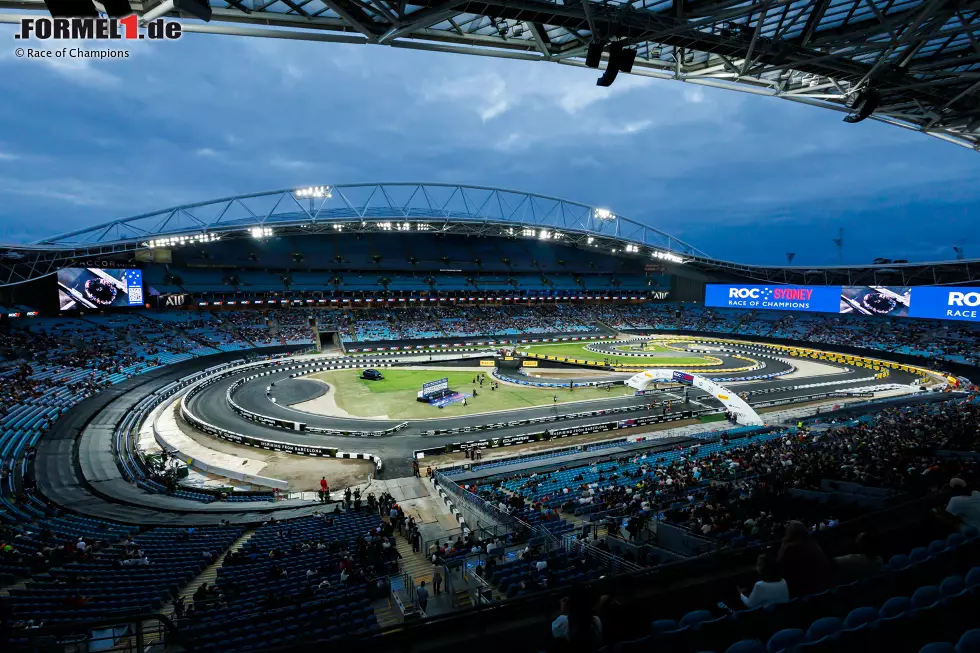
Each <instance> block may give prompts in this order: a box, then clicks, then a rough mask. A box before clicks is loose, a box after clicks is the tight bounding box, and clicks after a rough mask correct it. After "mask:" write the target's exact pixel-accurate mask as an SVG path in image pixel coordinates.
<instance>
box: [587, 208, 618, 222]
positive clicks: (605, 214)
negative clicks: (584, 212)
mask: <svg viewBox="0 0 980 653" xmlns="http://www.w3.org/2000/svg"><path fill="white" fill-rule="evenodd" d="M592 217H594V218H595V219H596V220H602V221H604V222H609V221H610V220H615V219H616V216H615V214H614V213H613V212H612V211H610V210H609V209H596V210H594V211H593V212H592Z"/></svg>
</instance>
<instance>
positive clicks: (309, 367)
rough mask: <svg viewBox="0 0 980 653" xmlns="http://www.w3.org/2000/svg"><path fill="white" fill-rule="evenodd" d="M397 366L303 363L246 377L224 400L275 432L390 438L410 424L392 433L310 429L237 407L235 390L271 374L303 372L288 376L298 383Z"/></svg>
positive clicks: (386, 363) (383, 363) (389, 363)
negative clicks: (326, 374)
mask: <svg viewBox="0 0 980 653" xmlns="http://www.w3.org/2000/svg"><path fill="white" fill-rule="evenodd" d="M344 360H347V359H344ZM397 362H398V359H397V358H395V359H391V360H390V361H383V360H382V359H376V358H370V359H364V360H361V361H357V362H356V363H342V364H339V365H338V364H332V365H330V364H326V363H323V362H310V363H301V364H298V365H286V366H277V367H276V368H275V369H272V370H265V371H262V372H259V373H258V374H253V375H251V376H246V377H244V378H241V379H239V380H238V381H235V382H234V383H233V384H231V386H230V387H229V388H228V391H227V392H226V393H225V400H226V401H227V402H228V405H229V406H230V407H231V409H232V410H233V411H235V413H236V414H238V415H239V416H240V417H243V418H245V419H247V420H249V421H251V422H256V423H258V424H264V425H266V426H271V427H272V428H277V429H284V430H286V431H300V432H303V431H305V432H309V433H317V434H320V435H342V436H350V437H364V438H369V437H375V438H376V437H380V436H382V435H390V434H392V433H395V432H396V431H401V430H402V429H404V428H406V427H407V426H408V422H402V423H401V424H398V425H397V426H394V427H392V428H390V429H384V430H381V431H346V430H340V429H328V428H323V427H320V426H310V425H309V424H307V423H306V422H297V421H294V420H284V419H279V418H277V417H270V416H268V415H263V414H261V413H256V412H254V411H250V410H247V409H245V408H243V407H242V406H240V405H239V404H237V403H235V400H234V394H235V391H236V390H238V389H239V388H241V387H242V386H243V385H245V384H246V383H248V382H250V381H254V380H256V379H259V378H261V377H263V376H269V375H271V374H279V373H281V372H288V371H290V370H302V371H301V372H294V373H292V374H290V375H289V378H291V379H295V378H297V377H300V376H307V375H309V374H312V373H314V372H324V371H328V370H350V369H360V368H365V367H391V366H392V365H394V364H395V363H397ZM266 396H268V391H266Z"/></svg>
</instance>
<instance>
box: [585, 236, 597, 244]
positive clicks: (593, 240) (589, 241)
mask: <svg viewBox="0 0 980 653" xmlns="http://www.w3.org/2000/svg"><path fill="white" fill-rule="evenodd" d="M593 242H595V238H593V237H592V236H589V237H588V239H586V241H585V244H586V245H591V244H592V243H593Z"/></svg>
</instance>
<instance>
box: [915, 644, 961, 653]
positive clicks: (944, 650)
mask: <svg viewBox="0 0 980 653" xmlns="http://www.w3.org/2000/svg"><path fill="white" fill-rule="evenodd" d="M919 653H953V645H952V644H950V643H949V642H932V643H930V644H926V645H925V646H923V647H922V648H920V649H919Z"/></svg>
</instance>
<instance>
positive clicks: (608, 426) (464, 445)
mask: <svg viewBox="0 0 980 653" xmlns="http://www.w3.org/2000/svg"><path fill="white" fill-rule="evenodd" d="M710 412H717V411H712V410H708V409H704V410H694V411H690V410H688V411H682V412H678V413H667V414H666V415H663V414H661V415H650V416H647V417H638V418H636V419H624V420H619V421H616V422H613V421H607V422H596V423H594V424H582V425H580V426H569V427H566V428H561V429H547V430H543V431H534V432H531V433H521V434H520V435H508V436H503V437H498V438H483V439H481V440H467V441H466V442H453V443H450V444H445V445H441V446H438V447H433V448H431V449H422V450H419V451H416V452H415V454H416V457H419V458H424V457H425V456H431V455H441V454H445V453H457V452H460V451H467V450H469V449H496V448H499V447H511V446H514V445H519V444H527V443H528V442H540V441H542V440H552V439H561V438H567V437H571V436H575V435H585V434H588V433H601V432H604V431H616V430H619V429H628V428H634V427H637V426H648V425H650V424H665V423H668V422H676V421H679V420H684V419H691V418H692V417H694V416H696V415H701V414H703V413H710ZM473 430H477V429H473ZM420 454H421V455H420Z"/></svg>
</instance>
